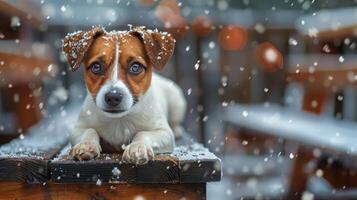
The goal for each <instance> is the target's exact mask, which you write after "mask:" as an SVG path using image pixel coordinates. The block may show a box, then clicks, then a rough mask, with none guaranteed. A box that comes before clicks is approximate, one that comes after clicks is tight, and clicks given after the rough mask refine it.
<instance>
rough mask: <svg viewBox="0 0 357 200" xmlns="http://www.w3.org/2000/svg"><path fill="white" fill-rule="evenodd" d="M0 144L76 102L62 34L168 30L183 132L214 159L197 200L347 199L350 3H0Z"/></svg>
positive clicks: (351, 155) (353, 70) (354, 41)
mask: <svg viewBox="0 0 357 200" xmlns="http://www.w3.org/2000/svg"><path fill="white" fill-rule="evenodd" d="M0 21H1V23H0V142H1V143H6V142H8V141H10V140H11V139H13V138H16V137H24V136H25V135H26V132H27V131H28V129H29V128H30V127H31V126H33V125H35V124H37V123H38V122H40V121H41V119H43V118H45V117H47V116H51V115H54V114H56V113H57V114H58V113H60V115H61V116H63V117H66V112H67V111H66V107H67V106H68V105H78V106H80V104H81V102H82V100H83V98H84V97H85V94H86V89H85V85H84V82H83V74H82V73H81V72H80V71H78V72H71V71H70V70H69V66H68V65H67V63H66V60H65V57H64V55H63V54H62V50H61V44H62V39H63V38H64V37H65V35H66V34H67V33H70V32H73V31H77V30H88V29H90V28H91V27H92V26H93V25H101V26H104V27H105V28H106V29H107V30H114V29H115V30H124V29H129V26H130V25H133V26H136V25H144V26H146V27H148V28H152V29H155V28H157V29H160V30H164V31H168V32H170V33H172V34H173V35H174V36H175V38H176V40H177V43H176V49H175V53H174V56H173V58H172V59H171V61H170V63H169V64H168V65H167V67H166V68H165V70H164V71H163V72H160V73H162V74H164V75H165V76H167V77H169V78H171V79H173V80H175V81H176V82H177V83H178V84H179V85H180V86H181V87H182V89H183V91H184V93H185V96H186V99H187V101H188V110H187V117H186V120H185V128H186V129H187V132H189V134H190V135H191V136H192V137H194V138H195V139H196V140H197V141H199V142H201V143H203V144H204V145H205V146H207V147H208V148H209V149H210V150H211V151H212V152H214V153H215V154H217V155H218V156H219V157H220V158H221V159H222V162H223V179H222V181H221V182H219V183H210V184H208V190H207V192H208V199H240V200H243V199H304V200H312V199H357V188H356V187H357V177H356V169H357V165H356V164H355V163H357V162H356V161H355V158H356V156H357V152H356V150H357V137H356V136H357V124H356V120H357V88H356V80H357V58H356V52H357V49H356V46H357V1H356V0H343V1H341V0H272V1H259V0H190V1H189V0H132V1H130V0H108V1H107V0H68V1H55V0H28V1H25V0H3V1H0Z"/></svg>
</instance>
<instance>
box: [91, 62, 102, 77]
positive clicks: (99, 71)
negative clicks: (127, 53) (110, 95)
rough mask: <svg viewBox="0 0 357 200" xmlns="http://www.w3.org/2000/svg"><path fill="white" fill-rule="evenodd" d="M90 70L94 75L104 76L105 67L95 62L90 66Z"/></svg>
mask: <svg viewBox="0 0 357 200" xmlns="http://www.w3.org/2000/svg"><path fill="white" fill-rule="evenodd" d="M90 70H91V72H92V73H93V74H102V73H103V66H102V65H101V64H100V63H97V62H95V63H93V64H92V65H91V66H90Z"/></svg>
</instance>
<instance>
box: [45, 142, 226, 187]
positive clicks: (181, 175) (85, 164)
mask: <svg viewBox="0 0 357 200" xmlns="http://www.w3.org/2000/svg"><path fill="white" fill-rule="evenodd" d="M69 149H70V147H69V146H67V147H66V148H64V149H63V150H62V152H61V154H60V155H59V156H58V157H57V158H55V159H53V160H52V161H51V164H50V165H51V167H50V168H51V169H50V171H51V180H52V181H53V182H56V183H79V182H81V183H84V182H86V183H88V182H91V183H97V182H103V183H106V182H119V183H123V182H126V183H179V182H180V183H191V182H192V183H203V182H209V181H219V180H220V178H221V163H220V159H219V158H217V157H216V156H215V155H214V154H212V153H210V152H209V151H208V150H207V149H206V148H204V147H203V146H202V145H199V144H197V143H195V144H191V145H188V146H178V147H176V148H175V150H174V152H173V153H171V154H160V155H156V157H155V159H154V160H153V161H150V162H149V163H148V164H146V165H133V164H128V163H123V162H121V154H118V153H113V154H102V155H101V156H100V157H98V158H96V159H94V160H89V161H75V160H72V159H70V158H69V156H68V152H69Z"/></svg>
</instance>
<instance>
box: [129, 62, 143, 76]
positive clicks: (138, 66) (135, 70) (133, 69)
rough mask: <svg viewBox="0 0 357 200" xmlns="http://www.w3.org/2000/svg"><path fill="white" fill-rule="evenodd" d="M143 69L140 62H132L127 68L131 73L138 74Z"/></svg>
mask: <svg viewBox="0 0 357 200" xmlns="http://www.w3.org/2000/svg"><path fill="white" fill-rule="evenodd" d="M143 69H144V67H143V65H142V64H140V63H138V62H134V63H133V64H132V65H131V66H130V68H129V73H130V74H133V75H138V74H140V73H141V72H142V71H143Z"/></svg>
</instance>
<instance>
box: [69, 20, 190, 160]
mask: <svg viewBox="0 0 357 200" xmlns="http://www.w3.org/2000/svg"><path fill="white" fill-rule="evenodd" d="M174 46H175V40H174V39H173V37H172V36H171V35H170V34H168V33H163V32H158V31H152V30H147V29H144V28H143V27H136V28H133V29H131V30H129V31H112V32H106V31H105V30H104V29H103V28H102V27H95V28H93V29H91V30H89V31H86V32H85V31H78V32H75V33H72V34H69V35H67V36H66V37H65V39H64V42H63V51H64V53H65V55H66V57H67V60H68V62H69V64H70V66H71V68H72V70H73V71H74V70H76V69H78V68H79V66H80V65H81V64H83V65H84V67H85V69H84V79H85V83H86V86H87V90H88V94H87V97H86V99H85V101H84V105H83V107H82V110H81V113H80V116H79V118H78V121H77V122H76V124H75V125H74V127H73V129H72V130H71V134H70V138H71V143H72V149H71V151H70V154H71V156H73V157H74V158H77V159H79V160H86V159H92V158H94V157H96V156H98V155H99V154H100V153H101V150H102V148H101V145H100V138H102V139H103V140H104V141H106V143H109V144H110V145H111V146H113V147H114V148H115V150H117V151H123V150H124V153H123V158H122V159H123V161H126V162H131V163H135V164H145V163H147V162H148V161H149V160H151V159H153V158H154V154H155V153H162V152H171V151H172V150H173V148H174V146H175V136H179V135H180V134H181V133H182V130H183V129H182V127H181V126H180V123H181V122H182V120H183V118H184V115H185V110H186V102H185V99H184V96H183V93H182V91H181V89H180V88H179V87H178V86H177V85H176V84H175V83H174V82H172V81H170V80H168V79H166V78H163V77H161V76H159V75H157V74H155V73H154V72H153V71H154V69H157V70H161V69H162V68H163V67H164V66H165V64H166V63H167V62H168V61H169V59H170V57H171V55H172V54H173V50H174ZM174 133H175V136H174Z"/></svg>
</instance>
